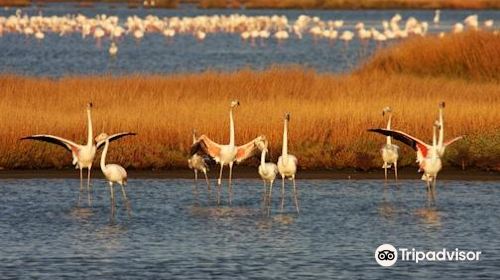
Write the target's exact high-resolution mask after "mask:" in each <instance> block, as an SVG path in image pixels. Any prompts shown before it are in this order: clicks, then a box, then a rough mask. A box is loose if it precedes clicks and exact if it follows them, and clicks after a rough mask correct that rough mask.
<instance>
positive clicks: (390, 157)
mask: <svg viewBox="0 0 500 280" xmlns="http://www.w3.org/2000/svg"><path fill="white" fill-rule="evenodd" d="M385 114H388V115H389V120H388V121H387V129H388V130H390V129H391V121H392V109H391V108H390V107H385V108H384V110H383V111H382V116H384V115H385ZM380 152H381V154H382V159H383V161H384V165H382V168H384V171H385V181H386V182H387V169H388V168H391V164H393V165H394V176H395V177H396V180H397V179H398V158H399V147H398V146H397V145H394V144H392V137H391V136H387V137H386V143H385V145H384V146H383V147H382V149H380Z"/></svg>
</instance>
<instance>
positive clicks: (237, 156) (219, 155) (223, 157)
mask: <svg viewBox="0 0 500 280" xmlns="http://www.w3.org/2000/svg"><path fill="white" fill-rule="evenodd" d="M239 105H240V102H239V101H238V100H234V101H232V102H231V107H230V110H229V144H228V145H222V144H218V143H216V142H214V141H212V140H211V139H210V138H208V136H206V135H201V136H200V137H199V138H198V140H197V141H196V142H195V143H194V144H193V146H192V147H191V156H192V155H194V154H196V153H199V154H206V155H208V156H210V157H211V158H213V159H214V160H215V161H216V162H217V163H219V164H220V173H219V179H218V180H217V203H218V204H219V203H220V196H221V188H222V170H223V168H224V166H225V165H228V166H229V184H228V191H229V199H228V200H229V204H231V199H232V194H233V188H232V186H231V179H232V178H231V177H232V172H233V165H234V163H235V162H236V163H240V162H242V161H244V160H246V159H247V158H250V157H252V156H253V155H254V154H255V153H256V151H257V150H258V145H257V143H259V141H265V139H266V138H265V136H259V137H257V138H255V139H253V140H252V141H250V142H248V143H246V144H244V145H241V146H236V145H235V137H234V120H233V110H234V108H236V107H237V106H239Z"/></svg>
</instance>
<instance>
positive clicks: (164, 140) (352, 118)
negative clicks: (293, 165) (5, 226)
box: [0, 34, 500, 170]
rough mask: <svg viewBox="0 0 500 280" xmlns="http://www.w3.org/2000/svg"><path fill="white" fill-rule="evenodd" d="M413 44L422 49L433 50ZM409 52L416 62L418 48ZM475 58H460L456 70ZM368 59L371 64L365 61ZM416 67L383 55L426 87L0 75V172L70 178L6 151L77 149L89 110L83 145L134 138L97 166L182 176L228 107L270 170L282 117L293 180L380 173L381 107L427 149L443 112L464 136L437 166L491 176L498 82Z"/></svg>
mask: <svg viewBox="0 0 500 280" xmlns="http://www.w3.org/2000/svg"><path fill="white" fill-rule="evenodd" d="M475 36H476V35H474V34H473V35H470V37H461V36H454V37H453V38H454V39H453V38H451V39H450V40H449V42H448V41H443V42H448V43H446V44H443V45H441V44H437V45H436V46H442V48H444V49H447V48H448V47H449V46H448V44H456V42H455V41H454V40H466V39H467V38H470V40H473V39H474V38H476V37H475ZM481 36H482V35H481ZM491 36H494V35H491ZM421 40H423V42H425V41H428V42H429V43H428V45H429V46H433V44H434V40H436V39H434V38H424V39H421ZM447 40H448V39H447ZM413 44H416V45H420V44H422V46H425V45H426V44H424V43H422V42H421V41H420V40H410V41H408V42H403V43H402V45H401V46H400V48H402V49H406V48H408V49H412V48H414V45H413ZM470 44H471V45H473V44H474V42H470ZM397 48H399V47H394V48H393V50H394V49H397ZM432 48H433V47H431V52H433V51H432ZM472 50H475V51H482V49H481V48H472ZM401 51H402V50H401ZM421 51H422V52H426V51H427V50H426V49H425V48H423V47H422V48H421ZM382 52H383V53H385V52H386V51H382ZM383 55H387V54H383ZM415 55H417V56H418V54H415ZM480 55H482V54H480V53H471V54H469V55H467V56H465V57H464V58H469V57H470V56H472V57H476V56H480ZM379 56H382V54H379V55H377V56H376V57H375V58H374V60H375V61H377V60H378V59H380V58H378V57H379ZM427 57H430V58H431V59H430V60H433V58H432V57H434V56H431V55H429V56H425V55H424V56H421V57H420V60H418V59H417V58H414V57H412V56H410V55H401V56H400V55H394V59H395V60H401V59H405V60H409V61H413V60H415V61H420V62H421V63H422V64H423V65H429V67H430V68H429V69H428V74H427V75H425V73H423V72H422V73H418V75H416V74H414V73H415V72H414V71H406V70H404V69H406V67H410V66H411V65H413V64H412V63H410V62H401V61H400V62H399V63H400V64H401V65H404V66H402V67H403V70H404V71H388V70H387V68H386V67H375V66H374V65H386V64H384V63H379V64H377V63H375V62H371V63H368V64H367V65H370V66H367V70H365V71H361V70H360V71H359V72H356V73H354V74H346V75H335V74H331V73H316V72H314V71H312V70H308V69H303V68H300V67H296V68H290V67H288V68H280V67H274V68H271V69H268V70H265V71H252V70H245V69H243V70H239V71H235V72H229V73H220V72H211V71H208V72H204V73H196V74H176V75H164V76H157V75H135V76H134V75H131V76H121V77H113V76H89V77H85V76H77V77H63V78H60V79H50V78H35V77H23V76H16V75H1V76H0V93H1V95H2V98H1V99H0V119H1V120H2V122H1V123H0V155H1V157H0V166H1V167H4V168H51V167H57V168H60V167H66V166H70V163H71V156H70V155H69V153H68V152H66V151H65V150H63V149H62V148H60V147H58V146H54V145H51V144H45V143H39V142H26V141H23V142H20V141H18V139H19V138H21V137H22V136H26V135H30V134H38V133H49V134H54V135H59V136H62V137H66V138H69V139H74V140H75V141H77V142H84V141H85V140H86V117H85V104H86V103H87V102H88V101H92V102H93V103H94V105H95V107H94V114H93V117H94V130H95V135H97V134H98V133H100V132H102V131H104V132H107V133H114V132H118V131H134V132H137V133H138V135H137V136H136V137H130V138H128V139H124V140H120V141H119V142H113V143H112V145H111V148H110V153H109V162H118V163H120V164H123V165H124V166H126V167H135V168H148V169H149V168H172V167H183V166H185V165H186V158H187V156H188V151H189V147H190V144H191V130H192V129H193V128H196V129H197V130H198V132H199V133H204V134H207V135H209V137H211V138H212V139H213V140H215V141H217V142H220V143H226V142H228V137H229V127H228V123H229V120H228V109H229V103H230V101H231V100H232V99H239V100H240V101H241V107H239V108H238V109H237V110H236V111H235V122H236V140H237V143H238V144H242V143H245V142H247V141H249V140H250V139H253V138H254V137H256V136H257V135H261V134H264V135H266V136H267V137H268V139H269V141H270V151H271V158H272V159H273V160H276V159H277V157H278V156H279V153H280V151H281V138H282V129H283V128H282V125H283V120H282V119H283V114H284V113H285V112H291V123H290V135H289V139H290V144H289V148H290V152H291V153H293V154H295V155H296V156H297V157H298V159H299V162H300V166H301V167H302V168H305V169H312V168H319V169H330V168H358V169H363V170H366V169H369V168H379V167H380V166H381V165H382V163H381V159H380V155H379V149H380V147H381V145H382V144H383V143H384V142H385V139H384V137H382V136H379V135H374V134H370V133H368V132H366V129H368V128H373V127H383V126H385V120H384V119H383V117H382V115H381V112H382V108H383V107H385V106H391V107H392V108H393V110H394V120H393V127H394V128H395V129H400V130H403V131H406V132H408V133H410V134H412V135H414V136H417V137H419V138H421V139H423V140H427V141H429V140H430V137H431V133H432V123H433V121H434V120H435V119H436V118H437V112H438V110H437V109H438V103H439V102H440V101H446V104H447V107H446V111H445V121H446V124H445V127H446V138H451V137H455V136H458V135H467V138H466V140H463V141H461V142H459V143H457V144H456V145H454V146H452V147H451V148H449V149H448V150H447V158H446V164H451V165H457V166H462V165H463V166H464V167H466V168H471V167H477V168H482V169H495V170H500V163H499V160H500V126H499V123H500V110H498V105H499V104H500V84H499V82H498V80H494V79H486V80H485V79H464V78H461V77H462V75H447V74H446V73H444V74H442V75H441V74H439V75H438V74H435V73H434V72H433V69H434V64H432V63H428V62H427V61H426V60H425V59H426V58H427ZM482 61H483V59H474V60H471V62H470V63H474V62H477V64H476V65H475V66H474V67H472V68H474V69H476V71H478V73H489V71H490V70H488V69H490V66H489V65H488V64H487V63H483V62H482ZM490 62H491V63H494V61H493V60H490ZM408 65H410V66H408ZM415 65H418V64H415ZM472 68H471V69H472ZM419 69H420V68H419ZM445 69H447V68H445ZM442 71H444V70H442ZM400 146H403V144H400ZM414 160H415V154H414V152H413V151H410V150H409V149H407V148H404V149H403V151H402V160H401V163H400V165H401V166H405V165H413V164H414ZM245 164H256V161H249V162H246V163H245Z"/></svg>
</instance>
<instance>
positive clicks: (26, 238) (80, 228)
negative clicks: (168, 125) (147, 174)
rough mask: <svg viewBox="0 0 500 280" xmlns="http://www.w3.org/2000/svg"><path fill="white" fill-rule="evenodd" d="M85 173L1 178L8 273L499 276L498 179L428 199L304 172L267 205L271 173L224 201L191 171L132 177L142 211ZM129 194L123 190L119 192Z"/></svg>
mask: <svg viewBox="0 0 500 280" xmlns="http://www.w3.org/2000/svg"><path fill="white" fill-rule="evenodd" d="M78 185H79V183H78V181H77V180H69V179H52V180H41V179H25V180H1V181H0V278H2V279H8V278H45V279H56V278H69V277H71V278H73V279H81V278H92V277H101V278H105V279H145V278H152V279H159V278H162V279H173V278H181V279H207V278H217V279H248V278H252V279H332V278H346V279H380V278H383V277H387V279H408V278H417V279H431V278H432V279H456V278H458V277H462V278H474V279H478V278H480V277H488V278H491V279H500V240H499V238H498V237H499V236H500V217H499V213H500V204H499V198H500V188H499V187H500V185H499V183H498V182H470V181H468V182H465V181H441V182H439V186H438V197H437V201H436V202H435V204H433V205H429V204H428V203H427V200H426V194H425V190H424V188H423V185H422V182H420V181H419V180H412V181H401V182H400V185H399V188H397V187H395V186H389V187H386V188H384V184H383V182H382V181H370V180H364V181H328V180H299V181H298V186H299V189H300V202H301V210H302V212H301V214H300V215H299V216H297V215H296V214H295V212H294V209H293V205H292V201H291V199H290V197H288V200H287V201H286V209H285V211H284V213H283V214H280V213H279V211H278V210H277V208H278V205H277V204H278V200H279V199H278V196H279V195H278V190H277V189H275V191H276V192H275V193H274V198H275V199H274V207H273V208H274V211H273V213H272V214H271V215H270V216H269V217H267V216H266V215H264V214H263V212H262V211H261V203H260V195H261V192H262V188H263V187H262V185H261V182H260V181H258V180H236V181H235V186H234V189H235V199H234V201H233V206H232V207H227V206H221V207H219V208H218V207H216V206H215V205H214V202H213V200H209V199H208V198H207V192H206V189H205V188H204V187H205V186H204V185H202V184H200V186H199V187H200V189H199V195H198V196H196V195H195V194H194V192H193V183H192V182H191V181H190V180H131V181H130V182H129V187H128V194H129V196H130V198H131V201H132V216H131V218H128V217H127V214H126V210H125V209H124V208H123V207H122V206H121V205H122V204H121V199H120V197H118V198H117V203H118V205H119V206H118V208H117V215H116V217H115V219H114V220H113V221H111V220H110V209H109V204H108V199H109V197H108V192H107V190H106V188H105V186H106V185H105V183H104V181H102V180H95V181H94V190H95V201H94V205H93V207H92V208H88V207H86V206H85V207H83V206H82V207H77V205H76V204H77V192H78ZM117 195H119V193H117ZM383 243H390V244H393V245H394V246H396V247H407V248H413V247H414V248H417V249H420V250H440V249H442V248H448V249H450V250H454V248H460V249H465V250H480V251H482V258H481V260H480V261H478V262H469V263H467V262H462V263H460V262H440V263H429V262H424V263H419V264H415V263H410V262H398V263H396V265H395V266H393V267H391V268H382V267H380V266H379V265H378V264H377V263H376V262H375V260H374V257H373V255H374V250H375V248H376V247H378V245H380V244H383Z"/></svg>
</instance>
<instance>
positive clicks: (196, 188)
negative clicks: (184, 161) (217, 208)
mask: <svg viewBox="0 0 500 280" xmlns="http://www.w3.org/2000/svg"><path fill="white" fill-rule="evenodd" d="M197 182H198V170H197V169H194V191H195V193H196V196H198V184H197Z"/></svg>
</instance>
